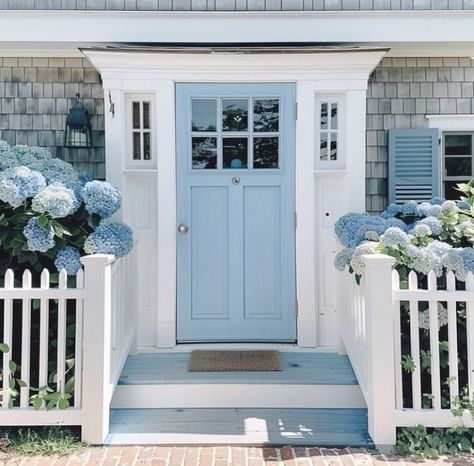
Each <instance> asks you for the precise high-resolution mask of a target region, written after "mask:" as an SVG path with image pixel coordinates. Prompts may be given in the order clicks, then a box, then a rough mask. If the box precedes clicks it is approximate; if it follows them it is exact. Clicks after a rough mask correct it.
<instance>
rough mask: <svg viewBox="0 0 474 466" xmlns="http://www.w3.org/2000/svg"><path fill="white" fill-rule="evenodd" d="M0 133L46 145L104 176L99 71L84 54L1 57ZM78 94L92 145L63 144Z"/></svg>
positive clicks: (79, 166) (16, 141) (10, 139)
mask: <svg viewBox="0 0 474 466" xmlns="http://www.w3.org/2000/svg"><path fill="white" fill-rule="evenodd" d="M0 65H1V66H0V138H1V139H4V140H6V141H7V142H8V143H9V144H11V145H15V144H28V145H38V146H43V147H47V148H48V149H49V150H50V151H51V152H52V153H53V155H55V156H57V157H59V158H61V159H63V160H65V161H66V162H71V163H73V164H74V165H75V166H76V168H77V169H78V170H81V171H82V170H88V171H90V172H91V173H93V174H94V176H95V177H96V178H104V177H105V165H104V160H105V147H104V146H105V144H104V99H103V90H102V84H101V82H100V76H99V75H98V73H97V72H96V71H95V70H94V68H92V66H91V65H90V63H89V62H88V61H87V60H85V59H82V58H10V57H4V58H0ZM78 92H79V93H80V94H81V98H82V99H83V104H84V106H85V108H87V110H88V111H89V113H90V116H91V123H92V130H93V134H92V137H93V145H94V147H93V148H92V149H91V150H87V149H66V148H65V147H64V129H65V124H66V116H67V113H68V111H69V108H70V107H71V105H72V103H74V101H75V95H76V94H77V93H78Z"/></svg>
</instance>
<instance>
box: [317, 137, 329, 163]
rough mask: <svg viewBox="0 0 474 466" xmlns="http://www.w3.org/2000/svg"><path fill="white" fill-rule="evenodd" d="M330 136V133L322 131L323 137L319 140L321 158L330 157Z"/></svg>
mask: <svg viewBox="0 0 474 466" xmlns="http://www.w3.org/2000/svg"><path fill="white" fill-rule="evenodd" d="M328 136H329V133H321V138H320V142H319V158H320V159H321V160H327V159H328Z"/></svg>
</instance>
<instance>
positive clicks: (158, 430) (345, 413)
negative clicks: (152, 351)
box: [106, 408, 372, 447]
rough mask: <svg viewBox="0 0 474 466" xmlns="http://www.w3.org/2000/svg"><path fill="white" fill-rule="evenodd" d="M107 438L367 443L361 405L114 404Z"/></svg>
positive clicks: (172, 441) (145, 441) (201, 442)
mask: <svg viewBox="0 0 474 466" xmlns="http://www.w3.org/2000/svg"><path fill="white" fill-rule="evenodd" d="M106 443H108V444H161V445H166V444H174V445H179V444H181V445H183V444H194V445H208V444H240V445H287V444H291V445H307V446H309V445H318V446H364V447H371V446H372V443H371V440H370V437H369V435H368V433H367V411H366V410H365V409H262V408H255V409H247V408H245V409H233V408H226V409H115V410H112V411H111V419H110V433H109V436H108V437H107V439H106Z"/></svg>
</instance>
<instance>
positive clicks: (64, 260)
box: [54, 246, 82, 275]
mask: <svg viewBox="0 0 474 466" xmlns="http://www.w3.org/2000/svg"><path fill="white" fill-rule="evenodd" d="M54 265H55V266H56V268H57V269H58V270H62V269H64V270H65V271H66V273H67V274H68V275H76V274H77V272H79V269H80V268H81V267H82V264H81V252H80V251H79V249H77V248H74V247H72V246H66V247H65V248H64V249H61V250H60V251H59V252H58V254H57V256H56V259H55V260H54Z"/></svg>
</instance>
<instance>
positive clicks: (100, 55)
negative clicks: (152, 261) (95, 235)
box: [84, 50, 386, 350]
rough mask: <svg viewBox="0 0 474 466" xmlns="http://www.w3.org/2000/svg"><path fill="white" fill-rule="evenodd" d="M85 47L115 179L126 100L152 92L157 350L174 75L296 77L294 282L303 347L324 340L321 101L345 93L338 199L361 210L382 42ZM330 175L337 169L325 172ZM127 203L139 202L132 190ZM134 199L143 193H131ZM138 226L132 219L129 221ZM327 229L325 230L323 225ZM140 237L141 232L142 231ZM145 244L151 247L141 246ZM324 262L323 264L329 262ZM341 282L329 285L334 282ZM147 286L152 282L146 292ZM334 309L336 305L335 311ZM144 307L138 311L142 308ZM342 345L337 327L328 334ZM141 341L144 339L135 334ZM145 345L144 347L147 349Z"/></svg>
mask: <svg viewBox="0 0 474 466" xmlns="http://www.w3.org/2000/svg"><path fill="white" fill-rule="evenodd" d="M84 53H85V55H86V56H87V57H88V58H89V60H90V61H91V62H92V64H93V65H94V66H95V67H96V68H97V70H98V71H99V72H100V73H101V75H102V79H103V85H104V96H105V99H106V108H107V103H108V101H109V95H110V98H111V100H112V101H113V102H114V103H115V116H114V115H112V113H111V112H110V111H109V112H107V111H106V114H105V132H106V164H107V165H106V174H107V179H108V180H109V181H110V182H112V183H114V184H115V185H117V186H120V187H121V186H123V185H124V184H126V179H127V171H126V170H125V164H124V160H125V146H126V145H125V144H124V134H126V127H125V117H124V112H125V106H124V102H125V100H126V96H127V94H129V93H147V94H153V95H154V96H155V102H156V106H155V119H154V120H155V126H154V129H155V131H156V140H157V143H156V144H157V145H156V153H157V172H156V182H157V187H158V189H157V199H156V205H157V211H158V217H157V227H156V228H157V238H158V246H157V251H156V254H157V257H158V264H157V269H156V273H157V277H156V283H157V284H158V286H157V288H156V289H155V290H151V291H152V292H154V293H156V295H155V298H156V303H157V304H156V307H157V309H156V321H155V322H154V324H153V325H155V328H156V341H155V344H154V346H155V347H158V348H172V347H174V346H175V345H176V163H175V159H176V150H175V83H177V82H234V83H235V82H294V83H296V99H297V104H298V119H297V122H296V160H295V163H296V180H295V185H296V213H297V219H298V225H297V230H296V289H297V299H298V308H299V313H298V317H297V332H298V346H299V347H308V348H311V347H316V346H318V338H319V335H318V327H319V326H318V320H319V319H320V318H322V317H321V316H320V315H319V309H320V303H321V299H322V298H321V296H322V294H323V293H322V292H321V290H320V289H319V288H318V285H320V282H318V280H317V278H318V276H320V275H321V274H323V273H332V270H322V265H321V264H322V262H321V260H320V258H319V255H318V250H317V248H316V244H317V243H318V242H319V239H320V234H321V231H323V230H322V229H321V226H320V223H321V222H320V214H321V212H320V211H319V210H320V208H319V203H318V202H317V200H316V197H315V193H316V192H318V190H319V188H318V186H319V185H318V183H319V182H320V180H322V179H325V174H324V171H323V173H321V170H315V154H316V148H317V145H316V139H319V137H318V128H317V121H316V111H315V102H316V96H318V95H320V94H323V95H324V94H337V95H342V96H343V97H344V99H345V105H344V107H345V115H344V116H343V118H344V119H345V121H346V124H345V126H344V127H345V133H346V134H345V135H344V140H345V141H347V148H346V156H345V165H344V167H337V171H338V172H340V174H341V175H340V176H338V177H336V179H337V183H338V191H339V192H340V205H341V206H342V209H343V210H345V211H349V210H355V211H363V210H364V208H365V118H366V89H367V81H368V77H369V74H370V73H371V72H372V70H373V69H374V68H375V66H376V65H377V64H378V63H379V61H380V60H381V58H382V57H383V55H384V54H385V53H386V50H370V51H350V52H342V53H288V54H282V53H279V54H250V55H249V54H219V53H213V54H202V53H201V54H197V53H166V54H163V53H141V52H140V53H139V52H125V51H124V52H117V51H112V52H111V51H100V50H86V51H84ZM327 176H328V177H334V171H333V170H330V169H329V170H328V171H327ZM128 194H129V197H128V198H127V195H126V196H125V202H124V214H123V215H124V220H125V221H127V203H133V199H132V198H131V197H130V196H133V194H131V193H128ZM135 201H137V200H135ZM132 227H133V225H132ZM326 234H327V233H326ZM138 240H139V241H140V238H138ZM143 247H146V246H143ZM326 268H327V267H326ZM335 285H336V284H335V283H334V284H331V286H332V287H334V286H335ZM142 291H143V292H145V291H148V292H150V290H142ZM334 311H335V309H334ZM138 312H140V310H138ZM331 318H332V319H334V321H336V315H334V316H331ZM147 325H149V323H147ZM334 327H335V328H336V326H334ZM330 340H331V345H330V346H335V345H336V344H337V334H335V335H333V336H332V337H331V338H330ZM138 346H139V348H140V347H141V346H142V345H141V344H140V341H139V342H138ZM142 349H143V350H145V349H146V348H142Z"/></svg>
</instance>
